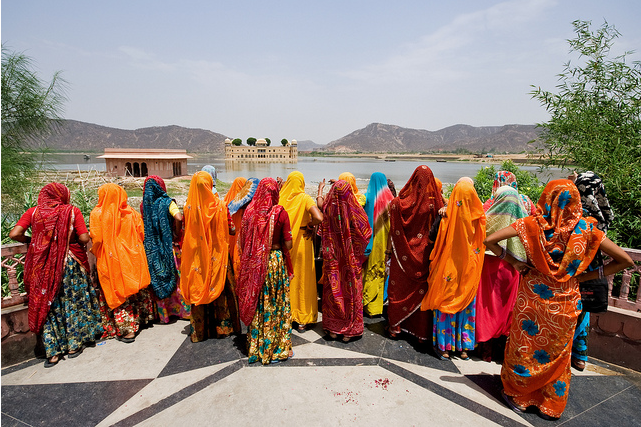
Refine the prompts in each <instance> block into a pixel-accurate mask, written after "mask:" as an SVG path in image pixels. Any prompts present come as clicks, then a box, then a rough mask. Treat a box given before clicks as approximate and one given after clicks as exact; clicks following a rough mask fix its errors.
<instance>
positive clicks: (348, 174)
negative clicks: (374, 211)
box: [330, 172, 366, 207]
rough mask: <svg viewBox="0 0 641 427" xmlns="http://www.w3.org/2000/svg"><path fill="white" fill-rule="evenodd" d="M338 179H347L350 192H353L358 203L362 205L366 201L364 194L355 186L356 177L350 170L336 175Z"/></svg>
mask: <svg viewBox="0 0 641 427" xmlns="http://www.w3.org/2000/svg"><path fill="white" fill-rule="evenodd" d="M338 179H342V180H343V181H347V183H348V184H349V185H350V187H351V188H352V193H354V196H355V197H356V201H358V203H359V204H360V205H361V206H363V207H364V206H365V202H366V199H365V195H364V194H362V193H361V192H360V191H359V190H358V187H357V186H356V177H355V176H354V174H352V173H351V172H343V173H342V174H340V175H338ZM330 183H331V181H330Z"/></svg>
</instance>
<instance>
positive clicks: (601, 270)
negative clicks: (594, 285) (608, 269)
mask: <svg viewBox="0 0 641 427" xmlns="http://www.w3.org/2000/svg"><path fill="white" fill-rule="evenodd" d="M599 279H605V274H603V266H600V267H599Z"/></svg>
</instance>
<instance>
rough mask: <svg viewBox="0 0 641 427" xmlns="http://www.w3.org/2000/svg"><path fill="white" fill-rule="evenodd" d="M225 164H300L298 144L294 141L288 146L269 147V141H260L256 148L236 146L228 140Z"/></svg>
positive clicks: (226, 141) (226, 142)
mask: <svg viewBox="0 0 641 427" xmlns="http://www.w3.org/2000/svg"><path fill="white" fill-rule="evenodd" d="M225 162H231V163H298V143H297V142H296V140H295V139H294V140H292V141H291V142H289V143H287V145H285V146H282V145H281V144H280V143H278V145H277V146H273V145H272V146H268V145H267V141H265V140H264V139H259V140H258V141H256V145H255V146H253V147H252V146H249V145H240V146H235V145H233V144H232V143H231V140H230V139H229V138H228V139H226V140H225Z"/></svg>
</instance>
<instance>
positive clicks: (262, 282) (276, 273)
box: [237, 178, 293, 364]
mask: <svg viewBox="0 0 641 427" xmlns="http://www.w3.org/2000/svg"><path fill="white" fill-rule="evenodd" d="M278 197H279V195H278V184H277V183H276V181H275V180H274V179H273V178H265V179H263V180H261V181H260V184H259V185H258V189H257V190H256V195H255V196H254V198H253V200H252V201H251V203H250V204H249V206H248V207H247V210H246V211H245V214H244V215H243V220H242V225H241V234H240V237H239V239H238V243H239V247H240V249H241V265H243V269H242V270H241V271H240V274H239V276H238V287H237V289H238V303H239V308H240V315H241V319H242V321H243V323H245V324H246V325H248V332H247V349H248V356H249V363H253V362H257V361H259V360H260V361H261V363H263V364H268V363H271V362H274V361H280V360H285V359H287V358H289V357H291V356H292V354H293V353H292V342H291V330H292V325H291V308H290V302H289V278H290V277H291V272H292V269H291V263H290V262H288V261H289V253H288V251H287V250H286V249H285V248H284V237H285V236H281V238H280V239H279V240H280V244H281V248H282V249H274V250H272V249H271V247H272V242H273V240H274V230H275V226H276V223H277V221H279V218H281V216H282V215H285V216H286V212H285V211H284V208H283V207H282V206H280V205H278V204H277V203H278ZM278 228H279V229H281V230H282V227H278ZM276 237H277V238H278V236H276ZM287 237H288V238H289V239H291V236H289V235H288V236H287ZM289 239H288V240H289Z"/></svg>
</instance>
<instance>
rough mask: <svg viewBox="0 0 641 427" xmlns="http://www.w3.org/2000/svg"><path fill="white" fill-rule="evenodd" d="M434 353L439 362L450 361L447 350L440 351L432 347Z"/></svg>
mask: <svg viewBox="0 0 641 427" xmlns="http://www.w3.org/2000/svg"><path fill="white" fill-rule="evenodd" d="M434 352H435V353H436V356H437V357H438V358H439V359H441V360H451V359H450V353H448V352H447V350H446V351H441V350H439V349H438V348H437V347H434Z"/></svg>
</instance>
